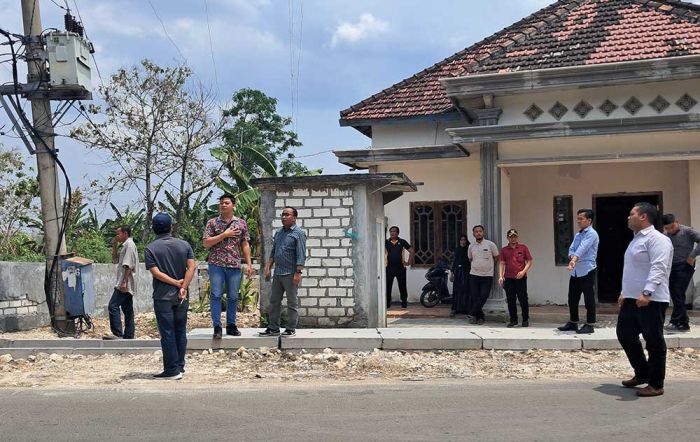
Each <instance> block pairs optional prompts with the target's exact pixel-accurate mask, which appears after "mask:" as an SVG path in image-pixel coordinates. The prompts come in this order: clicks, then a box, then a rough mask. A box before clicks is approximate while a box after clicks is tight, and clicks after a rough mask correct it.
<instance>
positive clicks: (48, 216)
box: [22, 0, 75, 333]
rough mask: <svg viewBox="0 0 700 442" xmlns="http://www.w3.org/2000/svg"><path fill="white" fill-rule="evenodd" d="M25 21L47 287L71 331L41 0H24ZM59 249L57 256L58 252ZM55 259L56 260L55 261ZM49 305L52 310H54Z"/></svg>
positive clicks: (61, 324) (62, 326)
mask: <svg viewBox="0 0 700 442" xmlns="http://www.w3.org/2000/svg"><path fill="white" fill-rule="evenodd" d="M22 21H23V24H24V34H25V35H26V37H27V38H28V40H29V41H28V43H27V45H26V48H27V49H26V56H27V83H28V85H29V86H30V87H31V86H34V87H33V88H32V89H33V90H34V91H35V92H31V93H30V95H29V97H28V99H29V100H30V101H31V103H32V120H33V126H34V129H35V130H34V131H32V132H31V137H32V140H33V141H34V145H35V148H36V163H37V171H38V175H39V189H40V199H41V217H42V219H43V221H44V248H45V251H46V265H47V269H48V272H47V276H48V277H49V278H50V280H51V285H50V286H49V287H48V289H49V290H50V292H51V293H52V294H53V296H54V297H55V301H54V305H55V309H54V310H53V314H54V319H55V322H54V324H55V326H56V327H57V328H58V329H59V330H65V331H66V332H69V333H72V332H73V330H74V327H75V324H74V321H73V320H69V319H68V318H67V317H66V307H65V300H64V296H63V278H62V276H61V264H60V256H61V255H65V254H66V245H65V238H64V237H63V235H62V232H61V226H63V211H62V207H61V190H60V188H59V184H58V175H57V173H56V161H55V159H54V155H55V150H54V128H53V115H52V112H51V101H50V99H49V97H48V95H47V94H45V88H43V87H42V86H43V85H45V84H46V83H47V80H48V74H47V72H46V63H45V60H46V54H45V49H44V45H43V43H42V42H41V38H40V35H41V32H42V27H41V13H40V10H39V0H22ZM57 251H58V256H56V252H57ZM55 260H56V262H55V263H54V261H55ZM51 308H52V307H51V306H49V311H51Z"/></svg>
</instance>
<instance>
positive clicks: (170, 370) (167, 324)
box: [144, 213, 195, 379]
mask: <svg viewBox="0 0 700 442" xmlns="http://www.w3.org/2000/svg"><path fill="white" fill-rule="evenodd" d="M172 225H173V221H172V219H171V218H170V215H168V214H167V213H159V214H157V215H156V216H154V217H153V222H152V226H153V232H154V233H155V234H156V239H155V241H153V242H152V243H150V244H149V245H148V246H146V250H145V252H144V257H145V260H146V269H147V270H148V271H150V272H151V275H153V311H154V312H155V314H156V321H157V322H158V331H159V332H160V347H161V349H162V350H163V372H162V373H159V374H156V375H153V376H154V377H155V378H157V379H182V373H184V372H185V353H186V352H187V309H188V307H189V296H188V293H187V288H188V287H189V285H190V281H192V277H193V276H194V271H195V262H194V253H193V252H192V247H191V246H190V245H189V244H188V243H187V242H185V241H183V240H181V239H177V238H174V237H173V236H172V234H171V233H170V232H171V231H172Z"/></svg>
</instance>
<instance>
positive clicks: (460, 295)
mask: <svg viewBox="0 0 700 442" xmlns="http://www.w3.org/2000/svg"><path fill="white" fill-rule="evenodd" d="M468 248H469V239H468V238H467V235H462V236H460V237H459V243H458V245H457V248H456V249H455V259H454V261H453V262H452V273H451V274H450V281H452V282H453V285H452V310H451V311H450V316H451V317H452V316H454V315H456V314H457V313H465V314H466V313H468V312H469V271H470V270H471V263H470V262H469V257H468V256H467V249H468Z"/></svg>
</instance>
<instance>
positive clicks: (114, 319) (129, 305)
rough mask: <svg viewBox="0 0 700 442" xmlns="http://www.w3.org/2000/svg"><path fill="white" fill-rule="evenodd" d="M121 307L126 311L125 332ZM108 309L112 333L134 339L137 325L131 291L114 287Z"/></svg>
mask: <svg viewBox="0 0 700 442" xmlns="http://www.w3.org/2000/svg"><path fill="white" fill-rule="evenodd" d="M120 309H121V311H122V312H124V331H123V332H122V316H121V312H120V311H119V310H120ZM107 310H108V311H109V328H110V329H111V331H112V334H113V335H114V336H118V337H120V338H124V339H134V332H135V330H136V325H135V323H134V297H133V296H132V295H131V293H125V292H121V291H119V290H118V289H114V292H112V297H111V298H110V300H109V305H108V306H107Z"/></svg>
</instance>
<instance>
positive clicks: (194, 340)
mask: <svg viewBox="0 0 700 442" xmlns="http://www.w3.org/2000/svg"><path fill="white" fill-rule="evenodd" d="M260 330H261V329H258V328H254V329H253V328H248V329H241V332H242V336H238V337H232V336H224V337H223V338H222V339H220V340H214V339H212V329H210V328H199V329H194V330H192V331H191V332H190V333H189V334H188V349H189V350H191V351H201V350H208V349H212V350H219V349H224V350H236V349H238V348H240V347H245V348H261V347H267V348H280V349H283V350H290V351H300V350H302V349H304V350H308V351H320V350H323V349H325V348H332V349H334V350H336V351H371V350H373V349H375V348H377V349H382V350H388V351H390V350H475V349H485V350H531V349H542V350H612V349H619V348H620V345H619V343H618V342H617V337H616V336H615V329H614V328H597V329H596V331H595V333H593V334H591V335H579V334H576V333H572V332H560V331H558V330H556V328H555V326H536V327H529V328H520V327H516V328H506V327H505V326H502V325H499V326H460V327H391V328H379V329H300V330H297V334H296V336H293V337H283V336H282V337H258V335H257V334H258V332H259V331H260ZM666 343H667V345H668V347H669V348H685V347H691V348H700V329H699V328H693V330H691V331H690V332H687V333H668V334H667V335H666ZM158 350H160V342H159V340H157V339H147V340H116V341H102V340H97V339H52V340H19V339H18V340H12V339H0V355H2V354H8V353H9V354H11V355H12V356H13V357H14V358H24V357H27V356H29V355H30V354H37V353H42V352H43V353H59V354H83V355H87V354H93V355H94V354H136V353H152V352H154V351H158Z"/></svg>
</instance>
